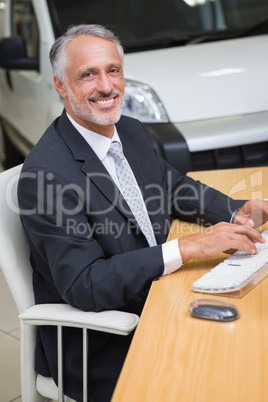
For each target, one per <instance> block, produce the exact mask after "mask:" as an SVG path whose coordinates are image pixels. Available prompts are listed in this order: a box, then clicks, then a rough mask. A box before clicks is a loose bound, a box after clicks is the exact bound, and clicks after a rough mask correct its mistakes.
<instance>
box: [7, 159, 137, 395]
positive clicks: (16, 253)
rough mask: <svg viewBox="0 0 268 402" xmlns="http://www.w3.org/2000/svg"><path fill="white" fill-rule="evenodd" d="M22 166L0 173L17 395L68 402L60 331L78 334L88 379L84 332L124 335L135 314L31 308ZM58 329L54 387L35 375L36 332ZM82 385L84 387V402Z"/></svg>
mask: <svg viewBox="0 0 268 402" xmlns="http://www.w3.org/2000/svg"><path fill="white" fill-rule="evenodd" d="M21 167H22V165H19V166H16V167H14V168H11V169H9V170H7V171H5V172H2V173H0V211H1V218H0V266H1V268H2V271H3V273H4V276H5V279H6V281H7V284H8V286H9V288H10V291H11V293H12V296H13V298H14V300H15V303H16V305H17V308H18V311H19V319H20V326H21V392H22V400H23V402H41V401H47V400H49V399H53V400H58V401H71V399H70V398H66V397H64V390H63V384H62V360H61V357H62V356H61V355H62V348H61V331H62V327H63V326H67V327H79V328H82V329H83V347H84V352H83V353H84V356H83V370H84V379H86V376H87V367H86V366H87V365H86V360H87V329H93V330H96V331H102V332H110V333H114V334H119V335H128V334H129V333H130V332H131V331H133V330H134V328H135V327H136V325H137V324H138V320H139V317H138V316H137V315H135V314H130V313H125V312H120V311H103V312H100V313H95V312H84V311H81V310H79V309H76V308H73V307H71V306H70V305H66V304H45V305H35V304H34V295H33V289H32V269H31V266H30V262H29V247H28V243H27V239H26V236H25V234H24V230H23V227H22V225H21V221H20V216H19V210H18V202H17V182H18V178H19V174H20V171H21ZM39 325H54V326H57V327H58V375H59V377H58V378H59V384H58V387H57V386H56V384H55V383H54V381H53V379H52V378H45V377H42V376H40V375H39V374H38V375H37V374H36V372H35V371H34V351H35V337H36V327H37V326H39ZM86 385H87V382H86V381H85V380H84V382H83V393H84V397H83V398H84V399H83V400H84V401H86V400H87V397H86V394H87V386H86Z"/></svg>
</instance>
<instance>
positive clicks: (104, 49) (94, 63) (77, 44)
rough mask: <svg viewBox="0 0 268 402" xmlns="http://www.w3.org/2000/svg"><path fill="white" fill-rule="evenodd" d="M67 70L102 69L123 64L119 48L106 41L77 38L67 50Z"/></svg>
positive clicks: (93, 38)
mask: <svg viewBox="0 0 268 402" xmlns="http://www.w3.org/2000/svg"><path fill="white" fill-rule="evenodd" d="M66 58H67V68H68V67H72V68H75V67H76V68H78V67H80V68H82V67H83V66H84V67H86V68H88V67H101V66H102V65H105V64H122V60H121V56H120V53H119V51H118V49H117V46H116V45H115V44H114V43H113V42H111V41H109V40H106V39H102V38H98V37H92V36H84V37H79V38H75V39H74V40H72V42H70V43H69V44H68V45H67V48H66Z"/></svg>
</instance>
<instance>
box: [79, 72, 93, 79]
mask: <svg viewBox="0 0 268 402" xmlns="http://www.w3.org/2000/svg"><path fill="white" fill-rule="evenodd" d="M92 76H93V74H92V73H90V72H87V73H84V74H83V75H82V76H81V78H82V79H83V78H91V77H92Z"/></svg>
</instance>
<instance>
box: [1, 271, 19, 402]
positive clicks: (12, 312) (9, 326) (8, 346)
mask: <svg viewBox="0 0 268 402" xmlns="http://www.w3.org/2000/svg"><path fill="white" fill-rule="evenodd" d="M20 393H21V391H20V324H19V319H18V311H17V308H16V305H15V303H14V301H13V299H12V296H11V294H10V291H9V288H8V286H7V284H6V281H5V278H4V276H3V274H2V271H1V270H0V402H11V401H12V402H14V401H16V402H21V397H20Z"/></svg>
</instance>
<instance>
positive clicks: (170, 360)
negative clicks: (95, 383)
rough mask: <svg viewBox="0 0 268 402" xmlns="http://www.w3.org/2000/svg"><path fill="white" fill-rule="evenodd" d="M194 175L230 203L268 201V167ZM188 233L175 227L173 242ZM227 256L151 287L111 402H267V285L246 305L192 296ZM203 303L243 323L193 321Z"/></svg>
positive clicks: (181, 225) (191, 266) (256, 290)
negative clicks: (232, 312) (193, 307)
mask: <svg viewBox="0 0 268 402" xmlns="http://www.w3.org/2000/svg"><path fill="white" fill-rule="evenodd" d="M190 176H191V177H193V178H194V179H200V180H201V181H202V182H205V183H206V184H209V185H212V186H213V187H215V188H218V189H220V190H221V191H223V192H225V193H226V194H228V195H230V196H232V197H233V198H239V199H240V198H242V199H250V198H256V197H261V198H268V168H254V169H239V170H227V171H224V170H222V171H209V172H194V173H192V174H190ZM187 227H188V229H187ZM264 228H266V226H265V227H264ZM186 229H187V230H188V233H189V231H192V230H198V227H195V226H193V225H188V226H187V225H186V223H183V222H181V223H178V222H175V223H174V225H173V227H172V230H171V236H170V238H172V237H174V236H175V235H178V234H179V235H186V234H187V230H186ZM223 256H224V255H223V254H222V255H220V256H218V257H217V258H215V259H213V260H209V261H198V262H190V263H187V264H185V265H184V266H183V267H182V268H181V269H180V270H179V271H177V272H176V273H174V274H172V275H169V276H167V277H163V278H161V279H160V280H158V281H156V282H154V283H153V285H152V288H151V290H150V293H149V296H148V300H147V302H146V305H145V308H144V311H143V313H142V316H141V320H140V323H139V325H138V328H137V331H136V334H135V336H134V339H133V342H132V345H131V347H130V350H129V353H128V355H127V358H126V362H125V365H124V367H123V370H122V373H121V375H120V378H119V381H118V384H117V387H116V390H115V393H114V397H113V399H112V402H149V401H150V402H266V401H268V279H267V278H266V279H264V280H263V281H262V282H261V283H260V284H259V285H257V287H255V288H254V289H253V290H251V291H250V292H249V293H248V294H246V295H245V296H244V297H243V298H241V299H229V298H226V297H219V296H208V295H204V294H200V293H194V292H193V291H192V283H193V282H194V281H195V280H196V279H197V278H199V277H200V276H201V275H203V273H205V272H206V271H208V270H209V269H211V267H212V266H213V265H216V264H217V263H218V262H219V261H220V259H221V258H223ZM199 298H212V299H213V298H216V299H222V300H225V301H230V302H231V303H233V304H235V305H236V306H237V307H238V308H239V310H240V313H241V317H240V318H239V319H238V320H237V321H234V322H232V323H219V322H212V321H205V320H199V319H195V318H192V317H191V316H190V314H189V313H188V306H189V303H190V302H191V301H193V300H196V299H199Z"/></svg>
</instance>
